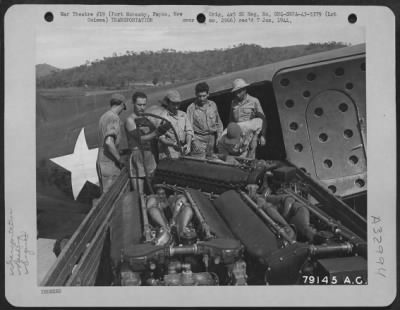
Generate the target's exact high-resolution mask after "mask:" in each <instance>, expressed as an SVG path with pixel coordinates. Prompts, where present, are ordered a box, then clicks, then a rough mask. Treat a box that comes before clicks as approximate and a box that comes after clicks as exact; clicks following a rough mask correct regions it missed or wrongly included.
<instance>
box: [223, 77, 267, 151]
mask: <svg viewBox="0 0 400 310" xmlns="http://www.w3.org/2000/svg"><path fill="white" fill-rule="evenodd" d="M248 86H249V84H247V83H246V81H245V80H244V79H236V80H234V81H233V88H232V93H233V95H234V99H233V100H232V104H231V108H230V115H229V121H230V122H236V123H240V122H245V121H249V120H252V119H254V118H261V119H262V120H263V125H262V130H261V132H260V137H259V143H260V145H262V146H263V145H265V134H266V119H265V115H264V111H263V109H262V107H261V104H260V101H259V100H258V99H257V98H255V97H252V96H250V95H249V94H248V93H247V87H248ZM257 140H258V137H257V136H256V135H254V136H253V137H252V140H251V143H250V149H249V154H248V157H250V158H255V155H256V154H255V151H256V147H257Z"/></svg>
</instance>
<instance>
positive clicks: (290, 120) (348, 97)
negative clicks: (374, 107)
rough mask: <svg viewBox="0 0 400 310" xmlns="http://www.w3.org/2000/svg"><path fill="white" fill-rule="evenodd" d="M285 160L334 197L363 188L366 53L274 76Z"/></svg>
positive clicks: (299, 66)
mask: <svg viewBox="0 0 400 310" xmlns="http://www.w3.org/2000/svg"><path fill="white" fill-rule="evenodd" d="M273 87H274V92H275V96H276V101H277V106H278V111H279V117H280V121H281V126H282V134H283V139H284V144H285V149H286V154H287V159H288V160H289V161H290V162H292V163H293V164H295V165H296V166H298V167H299V168H301V169H302V170H303V171H305V172H307V173H309V174H310V175H311V176H312V177H313V178H316V179H318V180H320V181H321V182H322V183H323V184H325V185H326V186H327V187H328V188H329V189H330V190H331V191H332V192H333V193H335V195H339V196H347V195H351V194H355V193H359V192H362V191H365V190H366V187H367V186H366V182H367V180H366V179H367V177H366V172H367V168H366V167H367V160H366V152H365V149H366V103H365V100H366V90H365V54H359V55H354V56H351V57H345V58H338V59H334V60H330V61H323V62H318V63H312V64H305V65H298V66H296V67H292V68H285V69H281V70H280V71H278V72H277V74H276V75H275V76H274V78H273Z"/></svg>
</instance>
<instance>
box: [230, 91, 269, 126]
mask: <svg viewBox="0 0 400 310" xmlns="http://www.w3.org/2000/svg"><path fill="white" fill-rule="evenodd" d="M256 112H259V113H262V114H263V115H264V111H263V109H262V107H261V104H260V101H259V100H258V99H257V98H255V97H252V96H250V95H249V94H246V97H245V98H244V99H243V100H242V101H239V100H238V99H237V98H235V99H233V100H232V104H231V110H230V117H229V119H230V121H233V122H236V123H238V122H245V121H249V120H251V119H253V118H254V116H255V113H256Z"/></svg>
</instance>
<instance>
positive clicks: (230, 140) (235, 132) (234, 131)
mask: <svg viewBox="0 0 400 310" xmlns="http://www.w3.org/2000/svg"><path fill="white" fill-rule="evenodd" d="M241 135H242V129H241V128H240V126H239V125H238V124H237V123H229V124H228V127H227V128H226V135H225V140H224V142H225V143H226V144H238V143H239V142H240V136H241Z"/></svg>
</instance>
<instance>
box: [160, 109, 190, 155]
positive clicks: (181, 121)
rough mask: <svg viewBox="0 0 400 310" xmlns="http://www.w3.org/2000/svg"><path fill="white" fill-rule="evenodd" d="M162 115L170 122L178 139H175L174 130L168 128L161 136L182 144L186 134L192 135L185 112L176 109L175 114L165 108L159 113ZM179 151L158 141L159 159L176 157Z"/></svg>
mask: <svg viewBox="0 0 400 310" xmlns="http://www.w3.org/2000/svg"><path fill="white" fill-rule="evenodd" d="M161 116H162V117H164V118H165V119H167V120H168V121H170V122H171V124H172V127H173V128H174V129H175V131H176V133H177V135H178V139H179V141H176V138H175V134H174V131H173V130H172V129H170V130H168V131H167V132H166V133H165V134H164V135H163V136H162V137H164V138H166V139H168V140H170V141H172V142H178V144H181V145H182V144H183V143H185V142H186V136H187V135H190V136H193V128H192V124H191V123H190V121H189V119H188V117H187V115H186V113H185V112H183V111H181V110H178V112H177V114H176V115H173V114H172V113H170V112H169V111H168V110H167V109H165V110H164V111H163V113H162V114H161ZM179 156H180V152H178V151H176V150H175V149H174V148H173V147H172V146H167V145H165V144H163V143H162V142H161V141H159V159H163V158H166V157H171V158H178V157H179Z"/></svg>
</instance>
